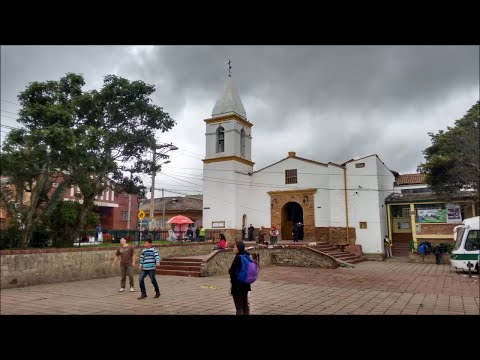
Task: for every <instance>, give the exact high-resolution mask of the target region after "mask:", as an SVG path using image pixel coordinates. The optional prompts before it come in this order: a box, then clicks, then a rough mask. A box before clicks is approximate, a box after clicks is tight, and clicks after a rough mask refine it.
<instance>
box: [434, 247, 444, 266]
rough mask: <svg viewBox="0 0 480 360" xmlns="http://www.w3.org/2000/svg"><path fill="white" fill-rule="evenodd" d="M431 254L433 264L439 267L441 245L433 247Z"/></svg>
mask: <svg viewBox="0 0 480 360" xmlns="http://www.w3.org/2000/svg"><path fill="white" fill-rule="evenodd" d="M433 253H434V254H435V264H437V265H440V263H441V261H442V245H440V244H439V245H437V246H435V250H433Z"/></svg>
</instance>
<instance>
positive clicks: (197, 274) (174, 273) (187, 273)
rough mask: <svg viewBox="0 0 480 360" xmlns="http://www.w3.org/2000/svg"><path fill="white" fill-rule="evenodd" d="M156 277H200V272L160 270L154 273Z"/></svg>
mask: <svg viewBox="0 0 480 360" xmlns="http://www.w3.org/2000/svg"><path fill="white" fill-rule="evenodd" d="M155 274H157V275H172V276H194V277H200V271H185V270H162V269H157V270H156V271H155Z"/></svg>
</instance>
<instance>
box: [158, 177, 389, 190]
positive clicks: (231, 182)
mask: <svg viewBox="0 0 480 360" xmlns="http://www.w3.org/2000/svg"><path fill="white" fill-rule="evenodd" d="M163 175H165V176H168V177H171V178H173V179H177V180H180V179H178V178H175V177H173V176H171V175H168V172H167V173H166V172H163ZM179 175H181V176H183V177H187V178H191V179H195V180H197V179H198V178H197V177H195V176H190V175H189V174H179ZM317 175H322V174H317ZM210 179H213V180H210ZM199 180H203V181H205V182H214V183H219V184H228V185H238V186H247V187H252V188H275V189H298V190H300V189H303V188H305V186H302V187H299V186H293V187H286V186H285V185H281V184H271V183H251V182H244V181H242V180H231V179H224V180H226V181H219V180H218V179H217V178H212V177H208V176H203V178H202V179H199ZM183 181H184V180H183ZM191 184H193V183H191ZM197 186H200V185H197ZM307 187H308V186H307ZM312 187H314V188H315V189H317V190H336V191H342V190H345V189H344V188H338V189H335V188H326V187H315V186H312ZM346 190H352V191H353V190H354V191H378V192H381V191H393V187H392V189H390V188H389V189H371V188H366V187H359V188H347V189H346Z"/></svg>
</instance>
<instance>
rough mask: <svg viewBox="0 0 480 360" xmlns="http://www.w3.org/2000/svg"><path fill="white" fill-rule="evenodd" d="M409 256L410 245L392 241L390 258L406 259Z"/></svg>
mask: <svg viewBox="0 0 480 360" xmlns="http://www.w3.org/2000/svg"><path fill="white" fill-rule="evenodd" d="M408 254H410V243H407V242H398V241H394V242H393V244H392V256H404V257H408Z"/></svg>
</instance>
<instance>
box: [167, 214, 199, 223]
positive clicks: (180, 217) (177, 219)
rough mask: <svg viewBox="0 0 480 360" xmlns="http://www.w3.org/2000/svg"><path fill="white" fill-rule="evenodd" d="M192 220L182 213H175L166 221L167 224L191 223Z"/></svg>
mask: <svg viewBox="0 0 480 360" xmlns="http://www.w3.org/2000/svg"><path fill="white" fill-rule="evenodd" d="M192 223H193V221H192V220H190V219H189V218H188V217H186V216H183V215H177V216H174V217H172V218H171V219H170V220H168V221H167V224H192Z"/></svg>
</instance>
